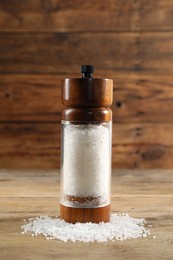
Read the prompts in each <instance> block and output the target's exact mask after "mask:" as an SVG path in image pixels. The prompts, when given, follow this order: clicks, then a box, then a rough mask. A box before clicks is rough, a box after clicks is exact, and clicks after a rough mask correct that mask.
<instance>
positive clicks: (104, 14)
mask: <svg viewBox="0 0 173 260" xmlns="http://www.w3.org/2000/svg"><path fill="white" fill-rule="evenodd" d="M172 15H173V3H172V1H171V0H164V1H163V0H158V1H151V0H150V1H149V0H145V1H143V0H137V1H136V0H129V1H119V0H107V1H106V2H105V1H104V0H99V1H97V0H94V1H92V2H89V1H87V2H86V1H82V0H73V2H72V1H71V0H65V1H58V0H56V1H55V0H54V1H53V0H47V1H43V0H37V1H34V0H25V1H22V0H17V1H15V8H14V3H13V1H10V0H8V1H3V0H0V17H1V19H0V31H2V32H9V31H18V32H23V31H24V32H25V31H31V32H37V31H41V32H78V31H80V32H85V31H92V32H95V31H102V32H103V31H105V32H106V31H134V30H141V31H144V30H146V31H161V30H164V31H165V30H172V29H173V20H172ZM153 17H154V19H153Z"/></svg>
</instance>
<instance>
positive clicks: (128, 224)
mask: <svg viewBox="0 0 173 260" xmlns="http://www.w3.org/2000/svg"><path fill="white" fill-rule="evenodd" d="M144 224H145V219H136V218H131V217H129V215H128V214H112V215H111V220H110V222H109V223H103V222H101V223H99V224H94V223H76V224H70V223H67V222H65V221H64V220H60V219H59V218H51V217H48V216H41V217H37V218H32V219H30V220H29V222H28V223H26V224H25V225H23V226H22V227H21V228H22V229H23V230H24V233H27V232H31V233H32V235H33V236H34V235H38V234H39V235H43V236H45V237H46V239H60V240H62V241H64V242H67V241H69V240H70V241H73V242H75V241H82V242H94V241H97V242H106V241H108V240H113V241H114V240H120V241H122V240H126V239H132V238H144V237H147V236H149V235H150V230H147V229H145V227H144ZM154 238H155V236H153V239H154Z"/></svg>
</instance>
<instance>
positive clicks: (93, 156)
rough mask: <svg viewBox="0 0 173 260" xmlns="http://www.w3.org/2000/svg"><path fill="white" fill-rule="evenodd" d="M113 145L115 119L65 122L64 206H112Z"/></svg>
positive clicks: (63, 138)
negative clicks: (113, 120) (113, 122)
mask: <svg viewBox="0 0 173 260" xmlns="http://www.w3.org/2000/svg"><path fill="white" fill-rule="evenodd" d="M111 147H112V122H111V121H110V122H90V123H89V122H82V124H78V123H73V122H69V121H62V165H61V194H60V203H61V205H64V206H67V207H76V208H77V207H82V208H97V207H104V206H108V205H110V202H111V201H110V195H111V191H110V190H111V187H110V185H111Z"/></svg>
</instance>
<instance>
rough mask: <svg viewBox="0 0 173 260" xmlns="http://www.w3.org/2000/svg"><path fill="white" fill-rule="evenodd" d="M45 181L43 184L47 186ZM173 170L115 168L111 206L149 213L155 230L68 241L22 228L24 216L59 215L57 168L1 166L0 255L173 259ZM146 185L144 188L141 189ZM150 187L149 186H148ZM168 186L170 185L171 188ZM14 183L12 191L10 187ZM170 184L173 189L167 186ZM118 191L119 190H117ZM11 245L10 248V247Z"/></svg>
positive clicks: (44, 258) (134, 213)
mask: <svg viewBox="0 0 173 260" xmlns="http://www.w3.org/2000/svg"><path fill="white" fill-rule="evenodd" d="M42 185H43V186H42ZM169 185H170V186H169ZM172 185H173V175H172V170H171V171H170V170H162V171H161V170H154V171H152V170H147V171H146V170H142V171H139V170H137V171H134V170H133V171H122V170H116V171H114V173H113V178H112V212H115V213H129V214H130V216H132V217H137V218H146V221H147V224H146V226H147V225H152V228H150V229H151V232H152V236H156V239H152V236H151V237H147V238H145V239H132V240H126V241H123V242H120V241H115V242H114V243H112V242H107V243H102V244H99V243H89V244H88V243H87V244H86V243H79V242H78V243H75V244H74V243H72V242H68V243H64V242H62V241H58V240H56V241H54V240H50V241H47V240H46V239H45V238H43V237H42V236H37V237H31V236H30V235H22V234H21V229H20V227H21V225H22V224H23V219H24V218H25V219H28V218H29V217H36V216H40V215H49V216H53V217H55V216H58V215H59V173H58V171H57V170H56V171H55V170H54V171H36V170H35V171H22V172H21V171H17V170H16V171H5V170H4V171H2V170H1V171H0V230H1V232H0V258H2V259H11V258H13V259H18V260H21V259H22V260H26V259H33V258H34V259H38V260H47V259H50V260H52V259H55V258H58V259H63V260H64V259H72V260H73V259H74V260H76V259H82V260H84V259H86V258H87V259H92V260H98V259H100V257H102V258H106V259H117V260H124V259H126V258H128V259H130V260H131V259H132V260H138V259H140V260H145V259H171V257H172V254H173V249H172V243H173V239H172V232H173V225H172V223H173V208H172V199H173V192H172V190H171V189H169V188H171V186H172ZM141 187H143V189H141ZM144 187H146V188H147V189H144ZM167 187H168V189H166V188H167ZM10 189H11V191H10ZM168 190H169V191H168ZM117 191H118V192H117ZM9 248H10V250H9Z"/></svg>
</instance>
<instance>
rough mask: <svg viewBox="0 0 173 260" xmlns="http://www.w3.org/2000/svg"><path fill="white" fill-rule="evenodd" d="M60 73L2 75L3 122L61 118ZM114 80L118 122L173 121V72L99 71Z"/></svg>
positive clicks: (0, 104)
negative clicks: (169, 73)
mask: <svg viewBox="0 0 173 260" xmlns="http://www.w3.org/2000/svg"><path fill="white" fill-rule="evenodd" d="M65 77H80V74H79V73H76V74H75V75H72V74H60V75H48V74H45V75H34V74H28V75H27V74H24V75H22V74H14V75H13V74H10V75H0V121H1V122H19V121H20V122H60V119H61V112H62V110H63V106H62V104H61V101H60V100H61V93H60V85H61V79H63V78H65ZM96 77H108V78H112V79H113V80H114V93H113V94H114V97H113V105H112V108H111V109H112V111H113V120H114V122H116V123H122V122H123V123H134V122H135V123H141V122H144V123H148V122H150V123H163V124H164V123H168V122H169V123H173V76H172V75H168V74H161V75H158V74H154V73H135V72H134V73H128V74H127V73H123V72H111V71H108V72H103V71H100V72H99V71H98V72H97V73H96Z"/></svg>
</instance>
